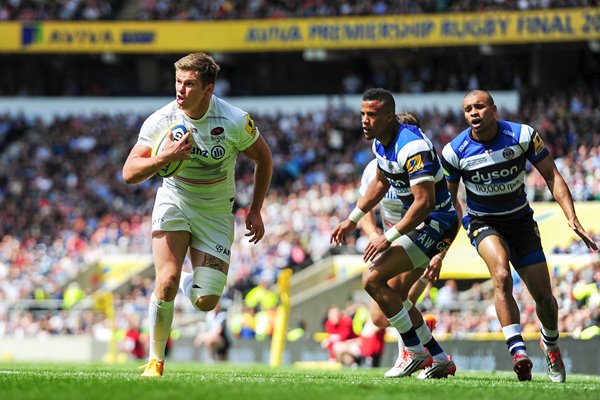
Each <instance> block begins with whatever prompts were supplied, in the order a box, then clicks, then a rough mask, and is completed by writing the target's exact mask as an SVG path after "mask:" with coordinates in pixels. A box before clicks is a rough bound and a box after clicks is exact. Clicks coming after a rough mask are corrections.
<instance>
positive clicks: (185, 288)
mask: <svg viewBox="0 0 600 400" xmlns="http://www.w3.org/2000/svg"><path fill="white" fill-rule="evenodd" d="M192 277H193V275H192V273H191V272H186V271H181V278H180V279H179V289H180V290H181V291H182V292H183V294H185V297H187V298H188V299H189V298H190V292H191V291H192V283H193V282H192Z"/></svg>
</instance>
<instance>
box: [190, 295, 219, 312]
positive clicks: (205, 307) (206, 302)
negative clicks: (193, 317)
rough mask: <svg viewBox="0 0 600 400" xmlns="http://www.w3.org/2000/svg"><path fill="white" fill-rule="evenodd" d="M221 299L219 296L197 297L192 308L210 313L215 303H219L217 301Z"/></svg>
mask: <svg viewBox="0 0 600 400" xmlns="http://www.w3.org/2000/svg"><path fill="white" fill-rule="evenodd" d="M220 299H221V296H216V295H210V294H209V295H206V296H199V297H198V298H197V299H196V303H195V304H194V306H195V307H196V308H197V309H198V310H200V311H204V312H206V311H210V310H213V309H214V308H215V307H216V306H217V303H218V302H219V300H220Z"/></svg>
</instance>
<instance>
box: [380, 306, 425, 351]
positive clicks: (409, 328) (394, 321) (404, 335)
mask: <svg viewBox="0 0 600 400" xmlns="http://www.w3.org/2000/svg"><path fill="white" fill-rule="evenodd" d="M388 321H390V325H391V326H393V327H394V328H396V329H397V330H398V333H400V337H401V339H402V341H403V342H404V346H406V349H407V350H409V351H410V352H412V353H419V354H422V353H424V352H425V347H423V344H422V343H421V341H420V340H419V337H418V336H417V333H416V332H415V328H414V327H413V324H412V321H411V320H410V316H409V315H408V311H406V308H402V309H401V310H400V312H398V314H396V315H394V316H393V317H392V318H388Z"/></svg>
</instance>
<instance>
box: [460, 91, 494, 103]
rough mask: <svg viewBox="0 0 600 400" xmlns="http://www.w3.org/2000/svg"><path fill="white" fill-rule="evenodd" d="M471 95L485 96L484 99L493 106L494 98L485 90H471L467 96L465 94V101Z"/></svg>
mask: <svg viewBox="0 0 600 400" xmlns="http://www.w3.org/2000/svg"><path fill="white" fill-rule="evenodd" d="M473 94H483V95H485V97H487V98H488V100H489V102H490V104H489V105H490V106H493V105H494V98H493V97H492V95H491V94H490V92H488V91H487V90H483V89H473V90H469V91H468V92H467V94H465V97H464V98H465V99H466V98H467V97H469V96H471V95H473Z"/></svg>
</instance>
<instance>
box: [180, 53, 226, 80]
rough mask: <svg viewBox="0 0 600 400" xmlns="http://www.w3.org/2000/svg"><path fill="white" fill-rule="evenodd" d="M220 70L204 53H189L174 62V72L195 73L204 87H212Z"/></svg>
mask: <svg viewBox="0 0 600 400" xmlns="http://www.w3.org/2000/svg"><path fill="white" fill-rule="evenodd" d="M220 69H221V68H220V67H219V65H218V64H217V63H216V62H215V60H214V59H213V58H212V57H211V56H209V55H208V54H206V53H191V54H188V55H187V56H185V57H183V58H181V59H179V60H177V61H176V62H175V70H176V71H195V72H197V73H198V78H199V79H200V82H202V84H204V85H208V84H210V83H212V84H213V85H214V83H215V80H216V79H217V75H218V74H219V70H220Z"/></svg>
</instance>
